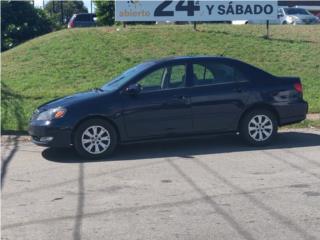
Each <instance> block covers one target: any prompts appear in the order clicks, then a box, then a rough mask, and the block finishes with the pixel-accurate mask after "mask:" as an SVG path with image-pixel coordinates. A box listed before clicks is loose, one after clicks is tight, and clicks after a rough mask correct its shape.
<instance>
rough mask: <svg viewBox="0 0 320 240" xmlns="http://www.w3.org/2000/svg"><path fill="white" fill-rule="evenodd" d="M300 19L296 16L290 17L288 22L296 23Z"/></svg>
mask: <svg viewBox="0 0 320 240" xmlns="http://www.w3.org/2000/svg"><path fill="white" fill-rule="evenodd" d="M298 19H299V18H297V17H296V16H288V21H289V22H295V21H297V20H298Z"/></svg>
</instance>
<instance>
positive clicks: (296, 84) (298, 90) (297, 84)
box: [294, 83, 302, 93]
mask: <svg viewBox="0 0 320 240" xmlns="http://www.w3.org/2000/svg"><path fill="white" fill-rule="evenodd" d="M294 89H295V90H296V91H297V92H298V93H302V84H301V83H295V84H294Z"/></svg>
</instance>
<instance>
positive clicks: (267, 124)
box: [248, 115, 273, 142]
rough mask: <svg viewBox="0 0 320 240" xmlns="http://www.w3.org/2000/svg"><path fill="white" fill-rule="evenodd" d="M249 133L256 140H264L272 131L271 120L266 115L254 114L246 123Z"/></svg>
mask: <svg viewBox="0 0 320 240" xmlns="http://www.w3.org/2000/svg"><path fill="white" fill-rule="evenodd" d="M248 131H249V135H250V137H251V138H252V139H254V140H255V141H258V142H263V141H266V140H267V139H268V138H269V137H270V136H271V135H272V132H273V123H272V120H271V119H270V118H269V117H268V116H266V115H255V116H254V117H253V118H252V119H251V120H250V121H249V124H248Z"/></svg>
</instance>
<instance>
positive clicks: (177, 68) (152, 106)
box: [122, 63, 192, 138]
mask: <svg viewBox="0 0 320 240" xmlns="http://www.w3.org/2000/svg"><path fill="white" fill-rule="evenodd" d="M186 72H187V64H185V63H181V64H169V65H165V66H161V67H159V68H157V69H155V70H153V71H152V72H151V73H149V74H147V75H146V76H144V77H142V78H141V79H139V80H138V82H137V84H140V85H141V89H142V90H141V92H140V93H139V94H136V95H128V94H122V101H123V119H124V123H125V127H126V132H127V135H128V137H129V138H148V137H157V136H158V137H159V136H168V135H175V134H181V133H184V132H189V131H192V115H191V107H190V102H189V98H188V96H189V89H188V88H187V87H186V80H187V75H186Z"/></svg>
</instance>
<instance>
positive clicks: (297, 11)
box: [284, 8, 309, 15]
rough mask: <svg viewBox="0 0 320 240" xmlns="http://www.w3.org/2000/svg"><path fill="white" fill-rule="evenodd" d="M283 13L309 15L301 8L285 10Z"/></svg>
mask: <svg viewBox="0 0 320 240" xmlns="http://www.w3.org/2000/svg"><path fill="white" fill-rule="evenodd" d="M284 11H285V12H286V14H287V15H297V14H300V15H309V12H308V11H307V10H305V9H303V8H285V9H284Z"/></svg>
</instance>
